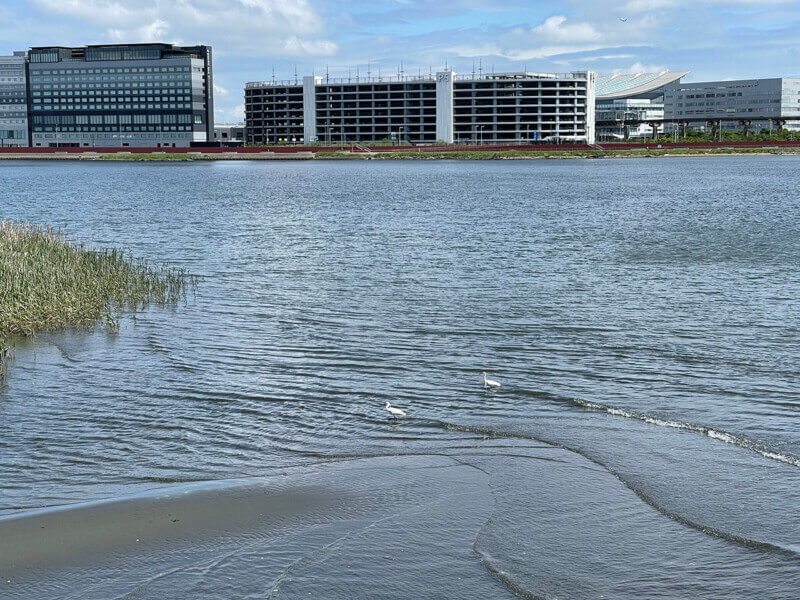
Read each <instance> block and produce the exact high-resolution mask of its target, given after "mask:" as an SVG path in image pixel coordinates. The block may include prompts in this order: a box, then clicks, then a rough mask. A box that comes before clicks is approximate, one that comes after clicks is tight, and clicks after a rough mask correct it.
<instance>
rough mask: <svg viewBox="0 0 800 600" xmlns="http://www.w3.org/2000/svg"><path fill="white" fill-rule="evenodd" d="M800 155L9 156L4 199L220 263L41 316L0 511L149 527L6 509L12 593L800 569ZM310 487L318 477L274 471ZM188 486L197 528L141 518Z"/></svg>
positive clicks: (1, 177)
mask: <svg viewBox="0 0 800 600" xmlns="http://www.w3.org/2000/svg"><path fill="white" fill-rule="evenodd" d="M799 167H800V159H799V158H797V157H729V158H711V157H702V158H674V159H670V160H658V161H655V160H605V161H546V162H545V161H541V162H539V161H537V162H533V163H518V162H490V163H474V162H458V161H452V162H450V161H447V162H436V163H387V164H382V163H378V164H374V163H352V164H351V163H347V164H343V163H319V162H317V163H266V164H265V163H245V162H243V163H213V164H170V165H160V164H106V163H101V164H32V163H21V162H20V163H14V162H5V163H0V185H1V186H2V189H3V195H2V199H0V202H2V208H1V209H0V218H5V219H13V220H27V221H32V222H37V223H47V224H51V225H55V226H60V227H63V228H64V229H65V231H67V233H68V235H69V236H72V237H74V238H76V239H78V240H80V241H85V242H88V243H89V244H91V245H95V246H122V247H125V248H130V249H131V250H132V251H133V253H134V254H135V255H139V256H145V257H147V258H149V259H152V260H163V261H169V262H170V263H172V264H174V265H176V266H179V267H185V268H187V269H188V270H189V271H191V272H192V273H195V274H197V275H199V276H200V278H201V281H200V283H199V286H198V289H197V293H196V295H195V296H193V297H191V298H190V299H189V301H188V305H187V306H186V307H184V308H181V309H179V310H176V311H171V310H162V309H152V310H149V311H147V312H146V313H145V314H142V315H139V316H138V317H137V318H136V319H135V320H134V319H131V318H125V319H123V321H122V326H121V331H120V333H119V335H109V334H106V333H104V332H102V331H98V332H94V333H86V332H68V333H65V334H49V335H43V336H40V337H39V338H37V340H36V343H35V345H26V344H22V345H21V346H20V347H19V348H18V349H17V352H16V358H15V360H14V362H13V363H12V365H11V368H10V370H9V379H8V381H7V382H6V383H5V384H4V386H3V387H2V388H0V420H1V421H2V423H3V429H2V432H1V433H0V469H2V474H3V484H2V486H0V515H5V518H6V519H8V518H12V517H13V518H14V519H18V518H19V515H27V512H26V511H30V510H33V509H39V508H42V507H54V510H51V511H47V512H46V513H43V515H44V516H41V515H37V514H32V515H28V516H26V517H25V518H26V519H28V520H27V521H25V522H26V523H28V524H29V526H31V527H32V528H33V529H36V528H38V527H41V525H40V523H44V521H39V520H37V519H48V521H47V527H48V528H50V527H53V528H54V529H53V531H54V533H53V534H52V535H56V532H57V531H61V532H63V535H65V536H67V538H66V539H69V535H71V534H70V531H71V530H70V529H69V516H68V515H69V514H81V515H83V514H85V515H88V516H87V517H86V520H88V521H95V522H96V523H103V522H109V523H116V524H118V527H119V531H121V532H122V533H120V534H119V535H120V536H121V537H120V538H115V537H114V536H113V535H111V534H110V533H108V528H107V527H101V526H100V525H97V526H96V527H95V528H93V529H90V530H88V531H87V532H86V540H89V541H91V544H90V547H88V548H86V549H85V556H84V559H83V562H81V560H80V556H78V557H77V558H76V557H69V558H70V561H72V562H70V561H63V560H60V559H59V557H58V556H55V557H54V556H47V557H44V558H42V557H39V558H36V557H35V556H33V555H32V557H31V558H30V564H28V565H27V566H26V565H25V564H16V563H15V564H14V565H13V566H9V565H6V566H5V567H3V565H4V563H3V557H4V556H8V553H6V554H4V552H3V551H4V548H3V546H2V543H1V542H0V575H5V574H6V573H10V574H11V575H10V576H9V577H4V581H5V580H6V579H9V578H10V579H11V580H12V583H11V584H6V585H7V587H6V589H5V590H3V591H2V592H0V595H2V594H4V593H9V594H10V596H11V597H15V598H16V597H19V598H24V597H31V596H32V595H33V596H35V595H39V596H42V595H46V596H49V597H114V596H121V595H124V594H126V593H131V592H132V590H138V591H137V592H136V593H138V594H140V595H141V597H154V598H155V597H162V596H163V594H165V593H167V591H168V593H169V594H171V595H172V596H173V597H186V598H197V597H209V598H214V597H248V596H253V597H256V596H257V597H263V595H260V594H264V593H266V592H269V594H270V595H271V596H272V597H287V598H293V597H300V596H303V597H308V594H309V593H310V594H312V596H317V597H342V598H345V597H353V596H354V594H362V595H364V597H370V596H371V597H377V596H387V595H388V596H392V595H394V596H396V597H403V595H404V594H405V595H411V596H418V597H424V596H426V595H427V596H428V597H438V596H437V594H439V593H441V594H447V595H448V596H449V597H474V596H475V594H476V593H477V594H478V595H482V596H484V597H504V596H505V597H512V596H513V593H514V592H516V593H518V594H520V595H522V596H524V597H537V598H595V597H599V596H601V595H605V596H606V597H613V598H641V597H645V598H684V597H686V598H719V597H736V598H788V597H793V596H794V595H796V590H797V589H798V586H800V513H798V511H797V508H796V507H797V506H799V505H800V469H799V468H798V467H800V434H798V429H797V426H796V422H797V417H798V413H800V393H799V392H798V391H797V390H798V383H800V367H798V365H800V332H799V331H798V325H797V323H798V304H797V298H798V296H800V271H798V269H797V265H798V262H800V261H799V260H798V259H800V231H798V225H797V215H798V214H800V211H798V208H800V206H799V205H800V201H798V200H797V198H796V196H797V194H796V190H797V189H798V188H800V185H798V184H799V183H800V181H799V180H800V175H798V173H800V170H798V168H799ZM483 370H487V371H489V372H490V374H491V375H492V376H493V377H494V378H497V379H500V380H501V381H502V382H503V387H502V388H501V389H500V390H499V391H497V392H486V391H485V390H484V389H483V387H482V378H481V375H480V373H481V371H483ZM387 400H388V401H390V402H391V403H392V404H394V405H397V406H400V407H402V408H404V409H406V410H407V411H408V413H409V417H410V418H409V419H408V420H406V421H404V422H402V423H400V424H388V423H387V421H386V413H385V412H384V411H383V403H384V402H385V401H387ZM332 461H333V463H334V464H330V463H331V462H332ZM365 474H369V475H365ZM232 479H235V480H237V481H243V482H244V483H231V484H228V483H225V482H226V481H227V480H232ZM192 482H220V483H218V484H214V485H213V486H212V488H211V491H210V492H209V491H206V490H207V489H208V488H207V487H206V486H207V484H205V483H204V484H202V485H201V486H200V488H196V487H195V484H193V483H192ZM186 485H188V486H189V487H186V488H184V487H182V486H186ZM241 486H244V487H245V488H246V489H247V490H250V491H248V492H247V493H246V494H244V496H243V497H244V500H241V502H243V503H244V504H242V505H243V506H246V507H249V508H247V509H245V510H244V512H243V513H242V514H243V515H244V516H242V520H241V522H240V521H236V524H235V526H234V525H230V523H229V522H228V519H229V518H231V517H230V515H227V514H226V513H225V510H226V509H225V507H226V506H229V505H230V503H229V499H230V498H231V497H237V498H239V497H240V496H237V494H239V491H238V490H241V489H242V488H241ZM154 490H155V491H154ZM198 490H199V491H198ZM252 490H256V491H252ZM309 490H312V491H309ZM145 491H148V492H152V493H155V494H176V495H177V497H178V498H179V499H180V500H179V501H173V500H169V501H167V500H165V501H163V502H162V501H161V500H158V501H153V502H151V501H149V500H147V499H146V498H145V499H140V498H138V497H137V496H136V494H138V493H141V492H145ZM283 493H285V494H290V495H291V497H292V498H299V499H300V500H298V502H299V504H300V505H301V506H303V507H306V506H307V507H308V508H307V510H305V509H304V510H299V509H298V510H297V511H295V512H291V513H284V512H281V510H283V509H278V508H275V505H272V504H263V505H262V504H261V503H260V502H261V501H260V500H259V501H258V502H256V501H255V500H253V502H256V503H255V504H253V503H252V502H250V501H249V500H247V498H251V497H252V498H261V495H264V496H269V497H270V498H271V497H272V496H273V495H274V494H277V497H280V494H283ZM198 494H200V495H199V496H198ZM203 494H210V496H209V497H212V498H215V499H214V500H209V501H208V505H209V506H213V507H218V508H216V509H213V510H212V509H209V510H210V512H209V513H208V514H206V513H203V517H202V519H201V518H200V517H195V518H196V519H198V520H197V521H193V520H192V517H191V515H196V514H197V513H196V512H195V509H194V508H193V507H195V506H198V505H200V504H202V502H206V501H205V500H202V499H203V498H206V496H204V495H203ZM131 495H133V496H131ZM115 498H117V499H119V500H117V501H115V502H112V503H111V504H102V505H101V506H102V507H104V508H102V512H97V511H100V510H101V509H98V508H97V507H96V506H95V505H89V506H87V507H85V508H80V509H79V510H80V511H86V512H79V513H68V512H66V511H62V510H59V509H58V507H60V506H62V505H67V504H75V503H81V502H87V501H93V500H100V499H115ZM170 498H171V496H170ZM167 505H168V506H169V507H170V508H169V511H173V512H175V511H177V512H180V513H182V514H183V515H185V516H184V518H183V519H179V521H177V522H176V523H179V522H180V523H184V525H183V526H182V527H183V529H180V530H179V531H178V532H177V533H174V534H167V533H164V534H163V539H161V538H159V537H158V536H157V535H155V534H153V538H152V539H148V540H144V538H141V541H140V542H138V543H140V544H142V546H140V547H138V549H137V547H136V546H135V544H134V545H130V544H128V542H129V541H130V540H127V541H126V539H125V532H136V531H141V529H137V528H138V527H139V525H138V524H137V522H136V521H128V520H126V519H128V517H127V515H130V514H133V513H136V514H144V515H148V514H150V515H152V517H153V519H155V520H156V522H158V519H160V518H166V517H165V515H164V510H166V509H164V506H167ZM254 506H255V507H257V510H256V509H255V508H253V507H254ZM281 506H282V505H281ZM93 511H94V512H93ZM137 511H139V512H137ZM251 513H252V514H258V515H262V516H261V517H259V518H254V519H251V520H248V518H247V515H249V514H251ZM267 513H269V514H273V517H271V518H266V517H264V516H263V515H264V514H267ZM275 515H277V516H275ZM281 515H282V516H281ZM103 519H107V520H106V521H103ZM201 521H202V523H203V526H202V527H201V526H199V525H197V526H195V524H196V523H200V522H201ZM164 522H165V523H172V521H171V519H169V520H166V521H164ZM9 523H11V521H8V520H6V521H5V522H3V521H0V531H2V530H3V527H5V528H6V529H5V531H6V533H9V532H10V531H12V529H11V527H12V526H11V525H9ZM14 523H20V521H14ZM229 525H230V527H229ZM17 526H18V525H14V527H17ZM171 526H172V525H170V527H171ZM175 527H179V526H178V525H177V524H176V525H175ZM19 531H22V530H19ZM48 531H49V530H48ZM19 535H23V534H19ZM170 536H172V537H170ZM23 537H24V538H26V539H32V538H31V537H30V535H28V534H25V535H23ZM6 539H7V540H8V539H10V537H7V538H6ZM89 541H87V542H86V543H89ZM7 543H8V542H7ZM35 546H36V544H34V543H32V547H33V549H34V550H35ZM408 548H415V549H416V551H415V552H414V553H413V554H409V553H408V552H403V549H408ZM97 556H113V559H107V560H106V559H105V558H104V559H102V560H100V559H97V558H96V557H97ZM267 556H268V557H270V558H269V559H267V558H265V557H267ZM385 556H389V557H390V558H385ZM61 558H63V557H61ZM37 560H39V561H44V562H43V563H41V564H39V563H36V561H37ZM259 561H267V562H268V566H264V567H263V568H262V567H261V566H260V565H266V563H264V562H259ZM37 564H39V566H38V567H37V566H36V565H37ZM42 564H45V565H46V566H47V569H44V570H43V569H42ZM200 564H203V565H206V567H207V568H206V567H203V568H200V567H197V565H200ZM387 569H389V570H391V571H392V573H391V575H390V576H385V577H386V578H385V579H382V580H381V581H378V580H377V579H375V578H374V575H372V576H371V575H370V573H374V572H375V570H378V571H380V572H382V573H385V572H386V571H387ZM166 572H169V573H170V575H169V576H164V577H162V575H160V574H161V573H166ZM132 573H136V574H137V576H136V577H133V576H132V575H131V574H132ZM419 573H425V574H426V575H425V577H423V578H421V579H420V578H419V577H418V575H417V574H419ZM459 578H461V579H459ZM223 580H224V583H223ZM112 581H113V582H114V583H110V582H112ZM232 581H235V583H231V582H232ZM215 582H216V583H215ZM456 582H461V583H459V584H456ZM273 586H277V587H274V588H273ZM0 589H2V588H0ZM273 589H274V591H273ZM70 594H73V596H71V595H70Z"/></svg>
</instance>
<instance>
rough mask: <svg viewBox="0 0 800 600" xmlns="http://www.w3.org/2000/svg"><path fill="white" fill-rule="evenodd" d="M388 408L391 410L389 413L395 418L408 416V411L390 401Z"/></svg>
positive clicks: (387, 404)
mask: <svg viewBox="0 0 800 600" xmlns="http://www.w3.org/2000/svg"><path fill="white" fill-rule="evenodd" d="M386 410H388V411H389V414H390V415H391V416H392V418H393V419H396V418H397V417H405V416H406V411H404V410H400V409H399V408H395V407H394V406H392V405H391V404H389V403H388V402H387V403H386Z"/></svg>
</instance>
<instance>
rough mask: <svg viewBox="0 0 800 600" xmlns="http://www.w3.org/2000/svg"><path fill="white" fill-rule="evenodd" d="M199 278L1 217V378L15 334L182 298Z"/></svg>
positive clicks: (112, 318) (114, 322)
mask: <svg viewBox="0 0 800 600" xmlns="http://www.w3.org/2000/svg"><path fill="white" fill-rule="evenodd" d="M189 283H193V278H192V277H191V276H190V275H187V274H186V272H185V271H183V270H179V269H173V268H167V267H164V266H160V265H155V264H152V263H150V262H148V261H146V260H143V259H134V258H133V257H132V256H130V255H129V254H126V253H125V252H123V251H121V250H116V249H111V250H90V249H87V248H85V247H84V246H83V245H82V244H81V245H78V244H73V243H70V242H69V241H67V240H66V239H65V237H64V235H63V234H62V233H61V232H60V231H56V230H54V229H52V228H49V227H48V228H42V227H39V226H36V225H29V224H26V223H20V224H16V223H12V222H8V221H0V379H1V378H2V377H3V371H4V369H3V362H4V361H5V360H7V359H8V358H9V357H10V354H9V349H8V344H9V341H10V339H11V337H12V336H33V335H35V334H36V332H38V331H44V330H58V329H64V328H65V327H70V326H77V327H91V326H94V325H96V324H98V323H102V324H105V325H106V326H107V327H108V328H109V330H111V331H114V332H116V331H117V330H118V329H119V321H118V318H117V316H116V315H117V314H118V312H119V311H122V310H125V309H127V310H132V311H136V310H139V309H142V308H144V307H145V306H147V305H148V304H149V303H151V302H153V303H156V304H159V305H175V304H177V303H178V302H179V301H180V300H181V299H184V298H185V297H186V290H187V287H188V284H189Z"/></svg>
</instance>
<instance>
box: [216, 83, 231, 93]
mask: <svg viewBox="0 0 800 600" xmlns="http://www.w3.org/2000/svg"><path fill="white" fill-rule="evenodd" d="M214 93H215V94H219V95H220V96H227V95H228V90H226V89H225V88H224V87H222V86H221V85H219V84H217V83H215V84H214Z"/></svg>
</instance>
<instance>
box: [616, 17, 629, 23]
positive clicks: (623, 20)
mask: <svg viewBox="0 0 800 600" xmlns="http://www.w3.org/2000/svg"><path fill="white" fill-rule="evenodd" d="M617 18H618V19H619V20H620V21H622V22H623V23H627V22H628V17H625V18H624V19H623V18H622V17H617Z"/></svg>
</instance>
